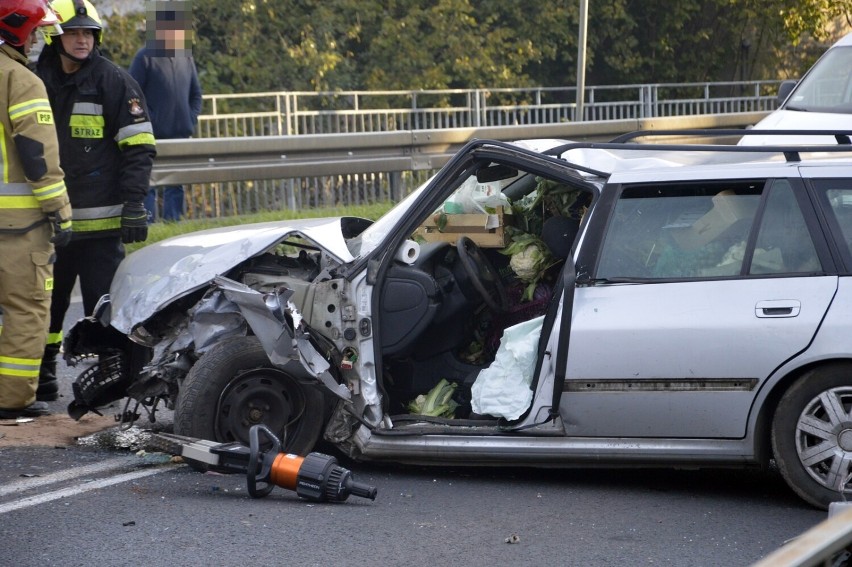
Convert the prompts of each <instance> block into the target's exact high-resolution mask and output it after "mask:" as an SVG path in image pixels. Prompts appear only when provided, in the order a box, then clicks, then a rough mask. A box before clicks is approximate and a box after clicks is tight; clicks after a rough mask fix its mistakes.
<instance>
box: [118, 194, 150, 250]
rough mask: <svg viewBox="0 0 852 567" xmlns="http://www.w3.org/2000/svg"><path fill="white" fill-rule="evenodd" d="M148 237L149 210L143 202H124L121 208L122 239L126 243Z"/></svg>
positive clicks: (140, 240)
mask: <svg viewBox="0 0 852 567" xmlns="http://www.w3.org/2000/svg"><path fill="white" fill-rule="evenodd" d="M146 238H148V211H147V210H146V209H145V205H143V204H142V203H124V207H122V209H121V241H122V242H123V243H125V244H130V243H131V242H142V241H143V240H145V239H146Z"/></svg>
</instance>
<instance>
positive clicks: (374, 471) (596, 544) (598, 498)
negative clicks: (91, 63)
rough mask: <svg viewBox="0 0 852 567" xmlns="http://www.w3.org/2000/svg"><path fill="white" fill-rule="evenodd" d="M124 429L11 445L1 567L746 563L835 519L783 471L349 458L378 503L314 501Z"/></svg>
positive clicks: (1, 481)
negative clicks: (211, 468) (446, 464)
mask: <svg viewBox="0 0 852 567" xmlns="http://www.w3.org/2000/svg"><path fill="white" fill-rule="evenodd" d="M77 309H79V306H78V307H77ZM77 316H78V315H75V314H73V313H72V314H69V320H73V319H74V318H76V317H77ZM70 377H71V372H70V371H69V370H68V369H63V382H64V383H63V392H65V393H66V396H67V395H68V393H67V392H68V391H70V385H69V384H70ZM67 401H68V398H67V397H66V398H63V399H62V400H60V402H57V403H56V406H57V408H58V409H61V408H64V406H65V404H66V403H67ZM142 425H146V424H144V423H143V424H142ZM167 425H168V424H167V423H166V426H167ZM120 439H121V438H119V437H115V436H113V437H111V438H109V442H105V443H104V445H103V446H97V445H94V446H92V445H86V446H80V447H73V448H66V449H58V448H9V449H3V450H0V564H2V565H19V566H24V567H25V566H29V565H32V566H36V565H39V566H42V565H63V566H74V565H81V566H82V565H86V566H90V565H120V564H144V565H149V566H157V565H169V566H172V565H246V564H252V565H304V566H309V565H318V566H319V565H322V566H331V565H412V566H418V565H424V566H433V565H466V566H479V565H482V566H486V565H487V566H495V565H513V566H514V565H535V566H541V565H696V566H700V565H720V566H736V565H749V564H751V563H753V562H755V561H757V560H758V559H760V558H762V557H764V556H766V555H768V554H769V553H770V552H772V551H773V550H774V549H776V548H777V547H779V546H780V545H782V544H783V543H784V542H785V541H787V540H789V539H790V538H793V537H795V536H797V535H798V534H800V533H802V532H804V531H805V530H807V529H809V528H811V527H812V526H814V525H815V524H817V523H819V522H820V521H822V520H823V519H825V517H826V513H825V512H823V511H820V510H814V509H812V508H809V507H808V506H806V505H805V504H804V503H803V502H802V501H800V500H799V499H798V498H797V497H796V496H795V495H794V494H793V493H792V492H791V491H790V490H789V489H787V487H786V485H785V484H784V483H783V481H782V480H781V478H780V476H779V475H778V474H777V473H776V472H774V471H766V472H763V471H674V470H662V471H659V470H634V469H622V470H567V471H566V470H562V471H559V470H536V469H517V468H486V469H465V468H435V469H429V468H423V467H403V466H376V465H365V464H359V463H352V462H347V461H344V462H342V464H343V465H344V466H346V467H347V468H349V469H351V470H352V471H353V474H354V476H355V478H356V479H357V480H359V481H362V482H366V483H369V484H372V485H375V486H376V487H377V488H378V497H377V498H376V500H375V501H369V500H364V499H360V498H356V497H351V498H350V499H349V500H347V501H346V502H344V503H338V504H315V503H309V502H306V501H303V500H300V499H299V498H297V497H296V496H295V494H293V493H292V492H289V491H287V490H284V489H280V488H277V489H275V490H274V491H273V492H272V494H271V495H269V496H268V497H266V498H263V499H257V500H255V499H252V498H250V497H249V496H248V494H247V491H246V486H245V478H243V477H240V476H238V475H229V476H222V475H214V474H209V473H208V474H202V473H198V472H195V471H193V470H192V469H190V468H189V467H187V466H186V465H174V464H170V463H169V462H168V458H167V457H166V456H165V455H162V454H146V455H138V454H137V453H136V447H135V446H134V445H133V442H132V438H131V439H130V441H128V442H127V443H124V444H125V445H127V447H126V448H121V447H120V446H121V445H122V443H121V442H120ZM507 540H508V541H509V542H514V543H507Z"/></svg>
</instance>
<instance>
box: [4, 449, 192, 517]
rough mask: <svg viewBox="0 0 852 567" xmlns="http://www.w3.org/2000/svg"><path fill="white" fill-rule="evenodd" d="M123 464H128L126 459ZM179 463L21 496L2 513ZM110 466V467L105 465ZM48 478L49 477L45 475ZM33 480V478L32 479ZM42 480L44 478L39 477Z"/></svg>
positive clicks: (141, 476)
mask: <svg viewBox="0 0 852 567" xmlns="http://www.w3.org/2000/svg"><path fill="white" fill-rule="evenodd" d="M122 464H126V461H125V462H124V463H122ZM176 466H177V465H164V466H158V467H153V468H146V469H142V470H136V471H132V472H128V473H124V474H120V475H116V476H112V477H108V478H102V479H100V480H94V481H91V482H84V483H80V484H77V485H75V486H71V487H68V488H63V489H61V490H55V491H53V492H46V493H44V494H38V495H36V496H29V497H27V498H21V499H19V500H14V501H12V502H8V503H6V504H0V514H5V513H6V512H12V511H14V510H20V509H21V508H29V507H30V506H38V505H39V504H45V503H47V502H51V501H53V500H59V499H60V498H67V497H69V496H76V495H78V494H82V493H84V492H89V491H91V490H98V489H99V488H105V487H107V486H112V485H113V484H120V483H122V482H128V481H131V480H136V479H138V478H144V477H146V476H151V475H155V474H159V473H161V472H166V471H167V470H172V469H174V468H175V467H176ZM79 468H80V469H84V468H91V467H79ZM104 468H109V467H104ZM113 468H115V463H113ZM49 476H50V477H53V478H54V479H55V478H56V476H57V475H49ZM74 476H80V474H76V475H74ZM43 478H45V479H46V478H48V477H43ZM30 480H33V479H30ZM39 480H42V479H39ZM42 484H46V483H42Z"/></svg>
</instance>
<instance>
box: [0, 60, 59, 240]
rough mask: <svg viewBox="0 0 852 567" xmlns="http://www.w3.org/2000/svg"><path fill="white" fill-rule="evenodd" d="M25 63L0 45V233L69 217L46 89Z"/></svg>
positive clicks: (22, 229) (29, 227)
mask: <svg viewBox="0 0 852 567" xmlns="http://www.w3.org/2000/svg"><path fill="white" fill-rule="evenodd" d="M26 62H27V59H26V57H24V56H23V55H22V54H21V53H20V52H18V50H16V49H15V48H13V47H11V46H9V45H5V44H3V45H0V108H3V109H6V110H8V112H0V127H2V130H3V144H2V146H0V161H2V163H0V173H2V175H0V232H10V233H17V232H24V231H26V230H28V229H31V228H33V227H34V226H38V225H39V224H42V223H43V222H45V221H46V220H47V215H48V214H50V213H58V215H59V217H61V218H62V219H64V220H68V219H70V218H71V208H70V207H69V206H68V194H67V193H66V191H65V183H64V182H63V180H62V170H61V169H60V167H59V160H58V159H57V156H58V154H57V148H56V133H55V131H54V128H53V116H52V113H51V110H50V105H49V104H48V101H47V94H46V93H45V92H44V86H43V85H42V83H41V81H39V79H38V77H36V76H35V75H34V74H33V73H32V71H30V70H29V69H27V68H26V66H25V64H26Z"/></svg>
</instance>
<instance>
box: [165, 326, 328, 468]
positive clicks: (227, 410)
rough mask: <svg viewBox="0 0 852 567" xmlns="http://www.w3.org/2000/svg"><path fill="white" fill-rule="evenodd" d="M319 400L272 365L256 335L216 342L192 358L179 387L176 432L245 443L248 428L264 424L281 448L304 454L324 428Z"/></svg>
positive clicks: (318, 397)
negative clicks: (198, 356)
mask: <svg viewBox="0 0 852 567" xmlns="http://www.w3.org/2000/svg"><path fill="white" fill-rule="evenodd" d="M322 420H323V400H322V395H321V394H320V393H319V392H317V391H316V390H314V389H312V388H309V387H306V386H303V385H301V384H299V383H298V382H297V381H296V380H294V379H293V378H292V377H291V376H290V375H288V374H287V373H286V372H284V371H282V370H280V369H278V368H276V367H274V366H273V365H272V363H271V362H270V361H269V358H268V356H267V355H266V352H264V350H263V347H262V346H261V344H260V341H259V340H258V339H257V338H256V337H234V338H231V339H227V340H224V341H222V342H221V343H219V344H217V345H214V346H213V347H212V348H211V349H210V350H209V351H207V352H206V353H205V354H204V355H203V356H202V357H201V358H200V359H199V360H198V362H196V363H195V365H194V366H193V367H192V369H191V370H190V371H189V374H187V376H186V379H184V381H183V384H182V385H181V387H180V392H179V394H178V398H177V405H176V407H175V433H177V434H179V435H186V436H189V437H197V438H201V439H208V440H211V441H219V442H223V443H224V442H232V441H236V442H239V443H242V444H244V445H248V444H249V430H250V429H251V428H252V427H253V426H254V425H257V424H263V425H265V426H266V427H268V428H269V429H270V430H271V431H272V432H274V433H275V435H276V436H277V437H278V438H279V439H280V440H281V442H282V450H283V451H285V452H288V453H296V454H300V455H304V454H307V453H308V452H310V451H311V449H312V448H313V446H314V445H315V444H316V442H317V440H318V439H319V435H320V432H321V430H322V425H323V424H322Z"/></svg>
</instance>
